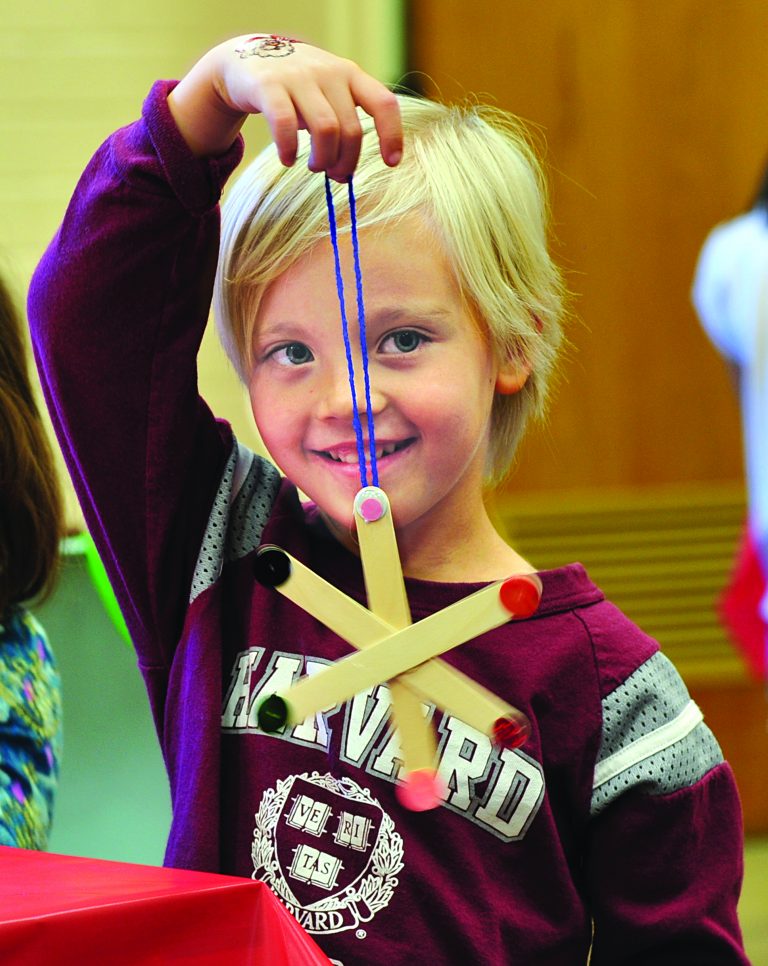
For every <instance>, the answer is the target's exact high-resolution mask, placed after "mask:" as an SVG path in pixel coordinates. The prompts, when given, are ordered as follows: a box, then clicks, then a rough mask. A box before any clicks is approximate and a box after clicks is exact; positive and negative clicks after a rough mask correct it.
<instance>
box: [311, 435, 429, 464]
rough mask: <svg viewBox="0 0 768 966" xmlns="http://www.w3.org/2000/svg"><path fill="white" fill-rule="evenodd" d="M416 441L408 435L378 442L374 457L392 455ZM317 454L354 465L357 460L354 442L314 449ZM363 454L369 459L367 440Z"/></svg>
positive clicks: (379, 458) (330, 459) (379, 457)
mask: <svg viewBox="0 0 768 966" xmlns="http://www.w3.org/2000/svg"><path fill="white" fill-rule="evenodd" d="M415 442H416V439H415V437H413V436H412V437H409V438H408V439H403V440H399V441H397V442H391V443H378V442H377V444H376V459H377V460H381V459H384V457H386V456H392V454H393V453H399V452H401V451H402V450H404V449H407V448H408V447H409V446H411V445H412V444H413V443H415ZM313 452H314V453H315V454H316V455H317V456H321V457H322V458H323V459H326V460H329V461H330V462H332V463H353V464H355V465H357V464H358V462H359V457H358V452H357V445H356V444H354V443H343V444H341V445H340V446H334V447H332V448H331V449H324V450H314V451H313ZM365 455H366V460H368V459H369V453H368V441H367V440H366V441H365Z"/></svg>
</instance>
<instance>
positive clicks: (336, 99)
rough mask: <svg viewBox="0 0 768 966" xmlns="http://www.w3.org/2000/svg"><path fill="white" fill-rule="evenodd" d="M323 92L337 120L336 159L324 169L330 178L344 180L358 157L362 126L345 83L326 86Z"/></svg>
mask: <svg viewBox="0 0 768 966" xmlns="http://www.w3.org/2000/svg"><path fill="white" fill-rule="evenodd" d="M324 93H325V96H326V98H327V100H328V102H329V104H330V105H331V106H332V107H333V109H334V111H335V113H336V117H337V118H338V122H339V141H338V149H337V155H336V160H335V162H334V163H333V164H331V165H329V166H328V168H327V169H326V170H327V171H328V175H329V176H330V177H331V178H335V179H336V180H337V181H346V180H347V178H349V177H350V176H351V175H352V174H354V171H355V168H356V167H357V162H358V159H359V158H360V148H361V145H362V140H363V128H362V125H361V124H360V118H359V117H358V116H357V110H356V108H355V103H354V101H353V100H352V96H351V94H350V92H349V88H348V87H347V85H346V84H339V85H336V86H335V87H332V88H331V87H326V88H325V89H324Z"/></svg>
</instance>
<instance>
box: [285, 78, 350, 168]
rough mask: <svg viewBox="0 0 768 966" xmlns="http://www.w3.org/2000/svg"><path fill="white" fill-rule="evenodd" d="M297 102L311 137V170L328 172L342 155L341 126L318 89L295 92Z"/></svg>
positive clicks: (330, 105) (333, 110)
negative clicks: (340, 145)
mask: <svg viewBox="0 0 768 966" xmlns="http://www.w3.org/2000/svg"><path fill="white" fill-rule="evenodd" d="M294 103H295V105H296V108H297V110H298V112H299V114H300V115H301V117H302V118H303V119H304V127H305V128H306V130H307V131H309V134H310V137H311V145H312V147H311V151H310V155H309V164H308V166H309V169H310V171H327V170H328V169H329V168H331V167H333V165H335V164H336V161H337V159H338V156H339V140H340V138H341V123H340V121H339V118H338V116H337V114H336V111H335V109H334V107H333V105H332V104H331V103H330V102H329V101H328V98H327V97H326V96H325V94H324V93H323V92H322V91H321V90H320V88H318V87H314V88H311V89H310V90H302V91H294Z"/></svg>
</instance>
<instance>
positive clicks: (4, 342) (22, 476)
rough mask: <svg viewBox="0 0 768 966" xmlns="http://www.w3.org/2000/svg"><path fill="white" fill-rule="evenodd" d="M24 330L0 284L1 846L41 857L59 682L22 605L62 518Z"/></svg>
mask: <svg viewBox="0 0 768 966" xmlns="http://www.w3.org/2000/svg"><path fill="white" fill-rule="evenodd" d="M21 332H22V330H21V325H20V323H19V320H18V318H17V316H16V311H15V309H14V306H13V302H12V300H11V295H10V292H9V291H8V290H7V289H6V287H5V285H4V284H3V283H2V281H0V845H15V846H20V847H21V848H25V849H43V848H45V845H46V842H47V840H48V834H49V832H50V829H51V820H52V817H53V802H54V794H55V791H56V785H57V781H58V774H59V758H60V754H61V694H60V682H59V675H58V671H57V670H56V665H55V662H54V659H53V655H52V653H51V649H50V646H49V644H48V642H47V640H46V637H45V632H44V631H43V629H42V627H41V626H40V625H39V624H38V622H37V621H36V620H35V618H34V617H33V616H32V614H30V613H29V611H28V610H26V609H25V608H24V607H23V606H22V603H23V602H24V601H27V600H29V599H31V598H33V597H39V596H40V595H41V594H44V593H45V591H47V590H49V589H50V587H51V583H52V580H53V577H54V574H55V570H56V561H57V558H58V545H59V537H60V535H61V528H62V510H61V500H60V496H59V492H58V488H57V485H56V473H55V470H54V466H53V458H52V455H51V451H50V447H49V445H48V441H47V439H46V435H45V430H44V429H43V425H42V422H41V420H40V415H39V413H38V411H37V406H36V405H35V400H34V397H33V395H32V387H31V384H30V381H29V375H28V373H27V358H26V353H25V350H24V342H23V339H22V334H21Z"/></svg>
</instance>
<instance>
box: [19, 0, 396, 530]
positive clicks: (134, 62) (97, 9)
mask: <svg viewBox="0 0 768 966" xmlns="http://www.w3.org/2000/svg"><path fill="white" fill-rule="evenodd" d="M401 7H402V0H364V2H358V0H263V2H261V3H259V4H254V3H252V2H246V0H224V2H223V3H211V2H210V0H159V2H158V0H130V2H128V0H66V2H61V3H56V2H50V0H28V2H23V3H8V4H5V5H4V10H3V27H2V32H0V145H2V148H0V271H1V272H2V273H3V274H4V276H5V277H6V278H7V279H8V280H9V283H10V285H11V286H12V288H13V290H14V292H15V293H16V294H17V296H18V300H19V304H20V305H23V301H24V293H25V291H26V288H27V284H28V281H29V278H30V276H31V273H32V271H33V269H34V266H35V264H36V263H37V260H38V259H39V257H40V254H41V253H42V251H43V249H44V248H45V246H46V244H47V243H48V241H49V239H50V238H51V236H52V234H53V232H54V231H55V230H56V227H57V225H58V223H59V221H60V219H61V216H62V214H63V212H64V208H65V206H66V203H67V200H68V198H69V196H70V194H71V192H72V189H73V188H74V185H75V183H76V181H77V178H78V176H79V174H80V172H81V171H82V169H83V167H84V166H85V164H86V162H87V161H88V158H89V157H90V156H91V154H92V153H93V151H94V150H95V149H96V148H97V147H98V145H99V144H100V143H101V141H102V140H103V139H104V138H105V137H106V136H107V135H108V134H109V133H110V132H111V131H112V130H114V129H115V128H116V127H119V126H120V125H122V124H126V123H128V122H130V121H131V120H133V119H134V118H135V117H136V116H137V115H138V113H139V110H140V107H141V102H142V99H143V97H144V95H145V94H146V91H147V90H148V89H149V87H150V85H151V83H152V81H153V80H155V79H156V78H157V77H179V76H181V75H182V74H183V73H184V72H185V70H186V69H187V68H188V67H189V66H191V64H192V63H194V61H195V60H196V59H197V58H198V56H200V55H201V54H202V53H203V52H204V51H205V50H206V49H207V48H208V47H211V46H213V45H214V44H215V43H218V42H219V41H221V40H224V39H226V38H227V37H229V36H236V35H238V34H241V33H246V32H249V31H253V32H269V33H285V34H290V35H292V36H296V37H301V38H303V39H306V40H307V41H309V42H312V43H316V44H318V45H319V46H324V47H327V48H328V49H330V50H333V51H335V52H337V53H340V54H343V55H344V56H348V57H352V58H353V59H355V60H357V61H358V62H359V63H361V64H362V65H363V66H365V67H366V68H367V69H368V70H370V71H371V72H372V73H373V74H374V75H376V76H378V77H380V78H381V79H382V80H384V81H386V82H394V81H396V80H397V79H398V77H399V76H400V74H401V73H402V70H403V67H402V54H401V50H402V41H401ZM245 135H246V140H247V143H248V156H251V155H252V154H253V153H255V151H256V150H258V148H259V147H261V146H263V144H264V143H265V142H266V138H265V134H264V131H263V129H262V127H261V125H260V124H259V121H258V119H253V120H251V121H250V122H249V124H248V125H247V126H246V129H245ZM200 384H201V388H202V391H203V394H204V395H205V396H206V398H207V399H208V400H209V402H210V403H211V405H212V407H213V408H214V410H215V411H216V412H217V413H221V414H222V415H225V416H227V417H228V418H230V419H232V421H233V423H234V424H235V429H236V432H237V433H238V435H239V436H240V437H241V438H243V439H244V440H245V441H246V442H249V443H250V444H255V442H256V441H255V438H254V434H253V431H252V429H251V421H250V418H249V413H248V409H247V404H246V401H245V399H244V397H243V394H242V392H241V390H240V389H239V386H238V385H237V382H236V380H235V378H234V376H233V375H232V372H231V370H230V368H229V364H228V362H227V360H226V358H225V357H224V356H223V353H222V352H221V350H220V349H219V347H218V343H217V342H216V340H215V337H213V336H212V332H209V334H208V336H206V340H205V343H204V347H203V353H202V356H201V360H200ZM63 475H65V474H63ZM67 493H68V515H69V519H70V523H71V525H78V524H79V521H80V515H79V511H78V508H77V504H76V501H75V499H74V495H73V494H72V492H71V490H70V489H69V486H68V484H67Z"/></svg>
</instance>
